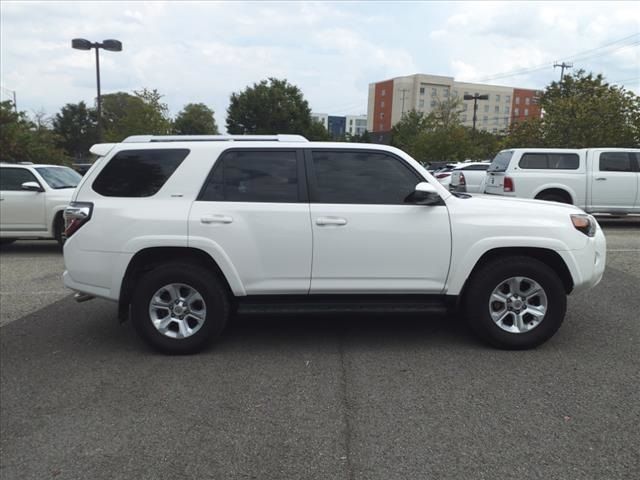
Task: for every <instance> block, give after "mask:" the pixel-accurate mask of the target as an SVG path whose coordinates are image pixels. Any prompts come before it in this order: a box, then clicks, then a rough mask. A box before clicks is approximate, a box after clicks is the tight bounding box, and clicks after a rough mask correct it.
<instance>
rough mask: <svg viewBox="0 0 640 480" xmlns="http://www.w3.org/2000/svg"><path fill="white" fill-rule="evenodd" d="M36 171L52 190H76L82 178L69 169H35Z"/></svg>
mask: <svg viewBox="0 0 640 480" xmlns="http://www.w3.org/2000/svg"><path fill="white" fill-rule="evenodd" d="M36 170H37V171H38V173H39V174H40V176H41V177H42V178H44V181H45V182H47V183H48V184H49V186H50V187H51V188H53V189H60V188H76V187H77V186H78V183H80V179H81V178H82V176H81V175H80V174H79V173H78V172H76V171H75V170H72V169H71V168H69V167H36Z"/></svg>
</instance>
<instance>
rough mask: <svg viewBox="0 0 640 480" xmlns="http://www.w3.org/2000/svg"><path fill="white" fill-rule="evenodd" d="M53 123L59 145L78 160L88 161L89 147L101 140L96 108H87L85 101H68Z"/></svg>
mask: <svg viewBox="0 0 640 480" xmlns="http://www.w3.org/2000/svg"><path fill="white" fill-rule="evenodd" d="M52 124H53V131H54V132H55V133H56V135H57V136H58V138H59V141H58V147H60V148H62V149H64V150H65V151H66V153H67V155H69V156H70V157H72V158H74V159H75V161H76V162H86V161H88V159H89V158H90V153H89V148H91V146H92V145H93V144H95V143H98V141H99V140H98V127H97V113H96V110H95V109H93V108H87V105H86V104H85V103H84V102H80V103H67V104H66V105H65V106H64V107H62V109H61V110H60V112H59V113H57V114H56V116H55V118H54V119H53V122H52Z"/></svg>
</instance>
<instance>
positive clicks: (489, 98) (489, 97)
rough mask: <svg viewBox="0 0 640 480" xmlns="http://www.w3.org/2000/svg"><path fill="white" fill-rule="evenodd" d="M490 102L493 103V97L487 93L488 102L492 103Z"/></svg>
mask: <svg viewBox="0 0 640 480" xmlns="http://www.w3.org/2000/svg"><path fill="white" fill-rule="evenodd" d="M490 101H491V95H489V94H488V93H487V102H490Z"/></svg>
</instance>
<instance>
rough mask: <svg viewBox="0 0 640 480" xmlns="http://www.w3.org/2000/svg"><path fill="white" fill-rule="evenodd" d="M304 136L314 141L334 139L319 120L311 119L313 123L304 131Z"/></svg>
mask: <svg viewBox="0 0 640 480" xmlns="http://www.w3.org/2000/svg"><path fill="white" fill-rule="evenodd" d="M304 136H305V137H307V140H311V141H312V142H327V141H330V140H332V138H331V134H330V133H329V131H328V130H327V129H326V128H325V127H324V125H322V123H320V122H319V121H318V120H313V119H312V120H311V125H310V126H309V128H307V130H306V131H305V132H304Z"/></svg>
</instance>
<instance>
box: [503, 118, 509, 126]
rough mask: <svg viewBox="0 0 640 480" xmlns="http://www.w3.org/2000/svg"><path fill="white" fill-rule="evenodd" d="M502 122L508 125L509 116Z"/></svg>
mask: <svg viewBox="0 0 640 480" xmlns="http://www.w3.org/2000/svg"><path fill="white" fill-rule="evenodd" d="M504 124H505V125H509V118H508V117H507V118H505V119H504Z"/></svg>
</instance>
